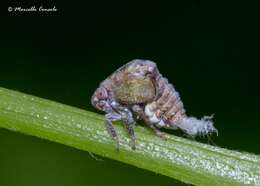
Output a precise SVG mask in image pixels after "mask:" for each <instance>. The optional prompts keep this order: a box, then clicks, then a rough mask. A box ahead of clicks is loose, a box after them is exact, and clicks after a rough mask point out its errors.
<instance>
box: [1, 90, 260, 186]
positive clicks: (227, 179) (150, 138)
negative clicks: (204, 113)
mask: <svg viewBox="0 0 260 186" xmlns="http://www.w3.org/2000/svg"><path fill="white" fill-rule="evenodd" d="M115 125H116V129H117V131H118V135H119V137H120V150H119V151H117V150H116V148H115V144H114V142H113V140H112V139H111V137H110V136H109V134H108V133H107V131H106V129H105V126H104V117H103V116H102V115H99V114H95V113H92V112H88V111H85V110H81V109H78V108H74V107H71V106H67V105H63V104H60V103H57V102H53V101H49V100H46V99H41V98H38V97H35V96H31V95H27V94H23V93H19V92H16V91H12V90H8V89H4V88H0V127H3V128H7V129H10V130H14V131H18V132H22V133H25V134H29V135H33V136H37V137H40V138H44V139H48V140H51V141H55V142H58V143H62V144H66V145H69V146H72V147H75V148H78V149H81V150H86V151H89V152H92V153H95V154H98V155H100V156H104V157H108V158H111V159H114V160H118V161H121V162H125V163H127V164H130V165H134V166H136V167H140V168H143V169H147V170H150V171H153V172H155V173H159V174H162V175H166V176H169V177H172V178H175V179H178V180H180V181H183V182H185V183H191V184H194V185H207V186H208V185H221V186H223V185H229V186H230V185H243V184H249V185H260V158H259V156H255V155H253V154H248V153H240V152H236V151H231V150H227V149H223V148H219V147H214V146H210V145H206V144H201V143H198V142H195V141H191V140H188V139H185V138H180V137H176V136H173V135H166V137H167V140H162V139H160V138H158V137H157V136H155V135H154V134H153V133H152V132H151V131H150V130H149V129H147V128H144V127H141V126H137V127H136V129H135V132H136V138H137V142H136V143H137V144H136V148H137V149H136V150H132V149H131V147H130V145H129V144H130V139H129V138H128V136H127V133H126V131H125V130H124V128H123V127H122V125H121V124H120V122H119V123H116V124H115ZM2 148H4V147H2Z"/></svg>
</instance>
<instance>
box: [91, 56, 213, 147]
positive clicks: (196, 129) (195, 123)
mask: <svg viewBox="0 0 260 186" xmlns="http://www.w3.org/2000/svg"><path fill="white" fill-rule="evenodd" d="M91 101H92V104H93V106H95V107H96V108H98V109H99V110H102V111H104V112H106V113H107V114H106V123H107V127H108V131H109V132H110V133H111V135H112V137H113V138H114V140H115V141H117V142H118V139H117V135H116V131H115V129H114V127H113V125H112V121H115V120H122V121H123V123H124V124H125V126H126V128H127V130H128V133H129V135H130V137H131V138H132V142H133V146H132V147H133V148H134V147H135V146H134V144H135V143H134V140H135V137H134V130H133V125H134V123H135V119H142V120H144V122H145V123H146V124H147V125H148V126H149V127H150V128H152V129H153V130H154V131H155V132H156V134H158V135H161V133H160V131H159V129H158V128H160V127H165V128H172V129H176V128H180V129H182V130H183V131H185V132H186V133H188V134H189V135H192V136H194V135H198V134H203V135H204V134H207V133H210V132H214V131H216V129H215V128H214V127H213V123H212V122H211V120H210V119H211V118H210V117H204V118H202V119H201V120H198V119H196V118H193V117H187V116H186V114H185V109H184V107H183V103H182V101H181V99H180V96H179V93H178V92H177V91H176V90H175V89H174V87H173V86H172V85H171V84H170V83H168V80H167V79H166V78H164V77H162V75H161V74H160V73H159V71H158V69H157V67H156V64H155V63H154V62H151V61H149V60H133V61H131V62H129V63H127V64H126V65H124V66H123V67H121V68H119V69H118V70H116V71H115V72H114V73H113V74H112V75H110V76H109V77H108V78H107V79H106V80H104V81H103V82H102V83H101V84H100V86H99V88H98V89H97V90H96V91H95V93H94V94H93V96H92V99H91Z"/></svg>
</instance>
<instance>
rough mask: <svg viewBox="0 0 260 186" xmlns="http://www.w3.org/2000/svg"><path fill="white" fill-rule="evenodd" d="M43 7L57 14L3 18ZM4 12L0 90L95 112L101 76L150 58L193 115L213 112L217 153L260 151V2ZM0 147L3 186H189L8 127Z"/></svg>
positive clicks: (72, 5) (64, 6)
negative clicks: (95, 93)
mask: <svg viewBox="0 0 260 186" xmlns="http://www.w3.org/2000/svg"><path fill="white" fill-rule="evenodd" d="M41 5H43V6H44V7H46V8H52V7H53V6H55V7H56V8H57V10H58V11H57V12H49V13H46V12H45V13H42V12H8V11H7V8H8V7H9V6H12V7H19V6H22V7H23V8H28V7H29V8H30V7H31V6H36V8H37V7H39V6H41ZM2 8H3V10H2V15H1V17H2V18H3V19H2V21H1V31H0V33H1V34H0V86H1V87H5V88H9V89H13V90H17V91H21V92H25V93H28V94H32V95H36V96H39V97H42V98H46V99H50V100H55V101H58V102H61V103H64V104H68V105H73V106H76V107H79V108H82V109H86V110H90V111H95V109H93V108H92V107H91V104H90V97H91V95H92V93H93V91H94V90H95V89H96V88H97V86H98V84H99V83H100V82H101V81H102V80H103V79H105V78H106V77H107V76H108V75H110V74H111V73H112V72H113V71H114V70H116V69H117V68H118V67H120V66H122V65H123V64H125V63H126V62H128V61H130V60H132V59H135V58H141V59H150V60H153V61H155V62H156V63H157V65H158V68H159V70H160V72H161V73H162V74H163V75H164V76H165V77H167V78H168V79H169V81H170V82H171V83H172V84H173V85H174V86H175V88H176V89H177V91H178V92H179V93H180V95H181V98H182V100H183V102H184V106H185V108H186V110H187V113H188V115H193V116H197V117H202V116H203V115H211V114H214V123H215V126H216V128H217V129H218V131H219V136H218V137H216V136H213V141H214V143H215V144H216V145H217V146H220V147H224V148H229V149H235V150H238V151H247V152H251V153H255V154H260V137H259V129H260V118H259V116H260V107H259V106H260V97H259V93H260V87H259V80H260V78H259V74H260V72H259V67H260V65H259V63H260V52H259V49H260V47H259V43H260V34H259V33H260V29H259V18H260V3H259V1H256V0H255V1H218V2H212V1H196V0H195V1H171V2H170V3H163V2H159V1H157V2H152V1H149V2H145V1H143V2H141V1H139V2H138V1H136V2H135V1H124V2H123V1H117V2H115V1H113V2H111V1H106V2H100V1H96V2H89V1H84V2H76V1H73V2H71V1H66V2H65V1H57V2H54V1H51V2H47V1H43V2H40V1H37V2H30V3H28V2H24V1H21V2H18V1H17V2H16V1H10V2H9V4H8V5H6V6H2ZM174 134H176V135H180V136H182V135H183V134H181V133H180V132H176V133H175V132H174ZM197 140H198V141H201V142H203V143H207V140H205V139H197ZM0 147H1V148H0V185H1V186H14V185H19V186H35V185H37V186H46V185H48V186H72V185H77V186H83V185H84V186H86V185H91V186H100V185H113V186H117V185H126V186H128V185H129V186H130V185H137V186H138V185H140V186H141V185H146V184H147V185H148V184H149V185H150V186H152V185H156V186H158V185H160V186H164V185H185V184H183V183H180V182H179V181H176V180H173V179H170V178H168V177H165V176H161V175H158V174H155V173H152V172H148V171H145V170H142V169H138V168H136V167H132V166H129V165H126V164H123V163H120V162H116V161H113V160H109V159H106V158H101V157H99V158H101V159H102V160H103V161H97V160H95V159H94V158H93V157H91V156H90V154H89V153H88V152H83V151H80V150H77V149H73V148H71V147H67V146H64V145H61V144H56V143H53V142H49V141H46V140H42V139H38V138H35V137H31V136H26V135H23V134H19V133H14V132H10V131H7V130H5V129H0Z"/></svg>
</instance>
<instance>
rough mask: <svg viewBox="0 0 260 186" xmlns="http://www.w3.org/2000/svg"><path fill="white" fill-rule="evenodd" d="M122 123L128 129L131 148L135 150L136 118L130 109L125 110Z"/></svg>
mask: <svg viewBox="0 0 260 186" xmlns="http://www.w3.org/2000/svg"><path fill="white" fill-rule="evenodd" d="M122 121H123V123H124V125H125V127H126V129H127V132H128V134H129V136H130V138H131V147H132V149H133V150H135V133H134V124H135V121H134V118H133V114H132V112H131V111H130V110H129V109H126V108H125V109H124V111H123V112H122Z"/></svg>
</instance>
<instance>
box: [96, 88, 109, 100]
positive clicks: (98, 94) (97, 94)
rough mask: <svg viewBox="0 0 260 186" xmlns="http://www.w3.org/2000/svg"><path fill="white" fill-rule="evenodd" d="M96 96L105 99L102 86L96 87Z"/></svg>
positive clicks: (104, 91) (105, 93)
mask: <svg viewBox="0 0 260 186" xmlns="http://www.w3.org/2000/svg"><path fill="white" fill-rule="evenodd" d="M96 96H97V98H98V99H106V98H107V96H108V95H107V91H106V89H104V88H99V89H97V93H96Z"/></svg>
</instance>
